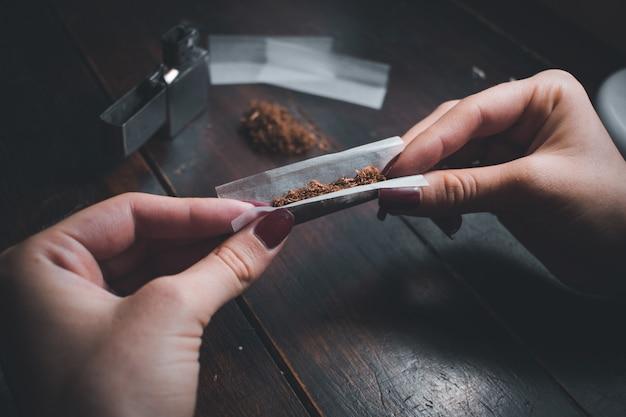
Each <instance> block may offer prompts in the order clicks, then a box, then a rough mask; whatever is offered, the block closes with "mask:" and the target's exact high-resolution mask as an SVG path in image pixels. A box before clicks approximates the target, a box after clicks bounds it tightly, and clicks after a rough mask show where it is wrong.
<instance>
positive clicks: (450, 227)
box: [431, 216, 463, 239]
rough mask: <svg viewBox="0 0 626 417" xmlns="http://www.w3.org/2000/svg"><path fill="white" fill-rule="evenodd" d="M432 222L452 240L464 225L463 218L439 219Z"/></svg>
mask: <svg viewBox="0 0 626 417" xmlns="http://www.w3.org/2000/svg"><path fill="white" fill-rule="evenodd" d="M431 220H432V221H433V223H435V224H436V225H437V227H439V229H440V230H441V231H442V232H443V233H445V234H446V236H448V237H449V238H450V239H454V234H455V233H456V232H458V231H459V229H460V228H461V225H462V224H463V218H462V217H461V216H450V217H438V218H433V219H431Z"/></svg>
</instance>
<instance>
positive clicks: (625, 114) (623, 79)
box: [596, 68, 626, 158]
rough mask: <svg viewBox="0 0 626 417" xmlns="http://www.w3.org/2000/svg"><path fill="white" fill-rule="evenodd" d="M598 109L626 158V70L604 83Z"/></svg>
mask: <svg viewBox="0 0 626 417" xmlns="http://www.w3.org/2000/svg"><path fill="white" fill-rule="evenodd" d="M596 108H597V110H598V114H599V115H600V118H601V119H602V122H603V123H604V126H605V127H606V130H608V131H609V135H611V138H612V139H613V142H615V145H616V146H617V149H619V151H620V152H621V154H622V156H623V157H625V158H626V68H624V69H622V70H619V71H617V72H615V73H613V74H612V75H611V76H609V78H607V79H606V80H605V81H604V83H602V85H601V86H600V89H599V90H598V96H597V98H596Z"/></svg>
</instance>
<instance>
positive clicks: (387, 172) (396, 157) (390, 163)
mask: <svg viewBox="0 0 626 417" xmlns="http://www.w3.org/2000/svg"><path fill="white" fill-rule="evenodd" d="M399 156H400V154H398V155H396V156H394V157H393V158H392V159H391V161H389V162H388V163H387V165H386V166H385V168H383V170H382V172H381V174H383V175H384V176H385V177H386V176H387V175H389V172H390V171H391V168H393V164H395V163H396V161H397V160H398V157H399Z"/></svg>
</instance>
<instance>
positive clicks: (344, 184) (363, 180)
mask: <svg viewBox="0 0 626 417" xmlns="http://www.w3.org/2000/svg"><path fill="white" fill-rule="evenodd" d="M384 180H386V178H385V176H384V175H383V174H381V173H380V171H379V170H378V168H376V167H373V166H367V167H365V168H363V169H357V170H356V175H355V176H354V178H345V177H344V178H339V179H338V180H336V181H334V182H332V183H330V184H324V183H321V182H319V181H317V180H312V181H310V182H309V183H308V184H307V186H306V187H302V188H296V189H293V190H289V191H287V192H286V193H285V194H284V195H282V196H280V197H277V198H275V199H273V200H272V206H274V207H282V206H285V205H287V204H291V203H295V202H296V201H300V200H305V199H307V198H311V197H316V196H318V195H322V194H328V193H332V192H335V191H339V190H343V189H346V188H352V187H356V186H358V185H365V184H373V183H375V182H379V181H384Z"/></svg>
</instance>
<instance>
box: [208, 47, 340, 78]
mask: <svg viewBox="0 0 626 417" xmlns="http://www.w3.org/2000/svg"><path fill="white" fill-rule="evenodd" d="M270 40H274V41H277V42H281V43H282V44H286V45H294V46H298V47H301V48H305V49H310V50H317V51H321V52H324V51H326V52H328V51H330V50H331V49H332V46H333V39H332V38H330V37H327V36H240V35H210V36H209V39H208V45H209V55H210V58H209V72H210V75H211V83H212V84H214V85H219V84H251V83H259V82H263V81H261V80H260V79H259V75H260V73H261V71H262V69H263V68H264V66H265V65H267V61H268V60H267V42H268V41H270Z"/></svg>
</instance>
